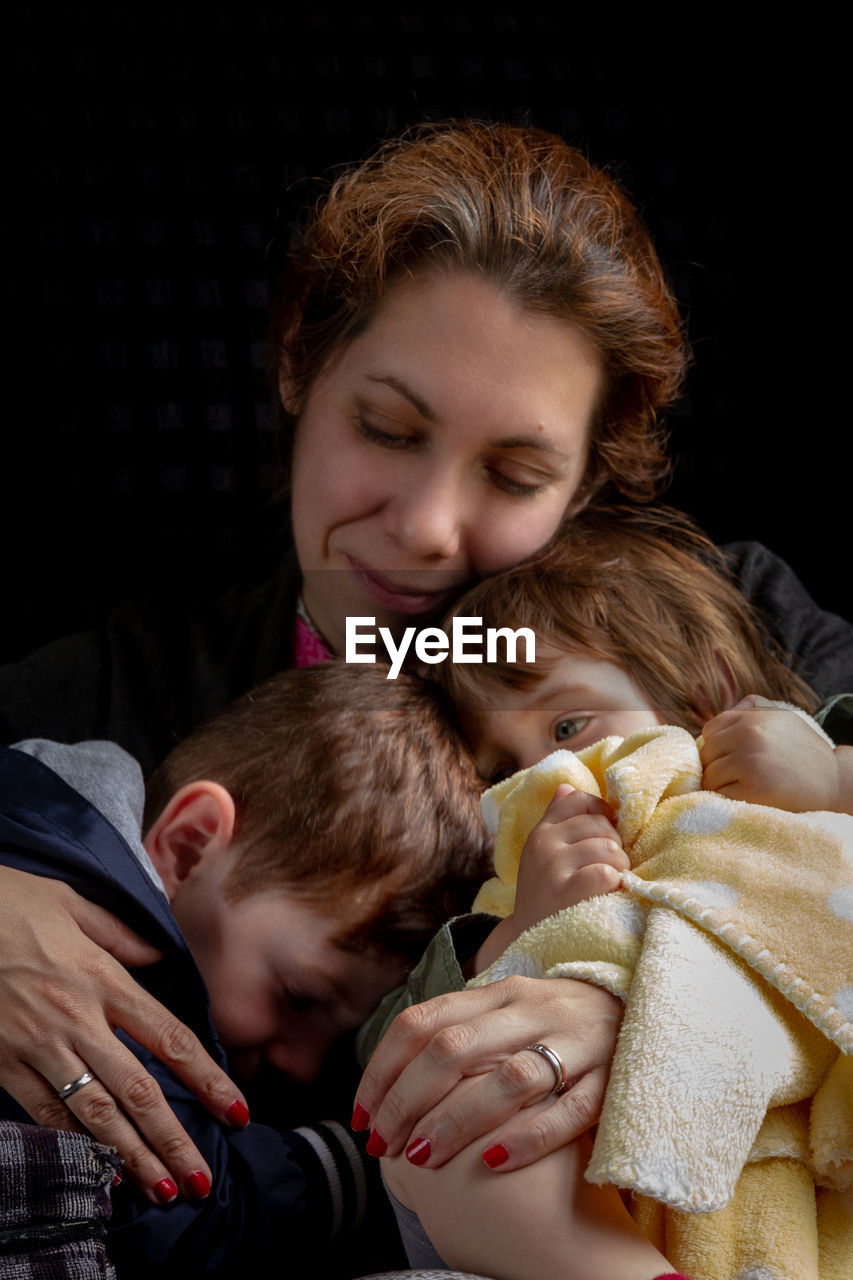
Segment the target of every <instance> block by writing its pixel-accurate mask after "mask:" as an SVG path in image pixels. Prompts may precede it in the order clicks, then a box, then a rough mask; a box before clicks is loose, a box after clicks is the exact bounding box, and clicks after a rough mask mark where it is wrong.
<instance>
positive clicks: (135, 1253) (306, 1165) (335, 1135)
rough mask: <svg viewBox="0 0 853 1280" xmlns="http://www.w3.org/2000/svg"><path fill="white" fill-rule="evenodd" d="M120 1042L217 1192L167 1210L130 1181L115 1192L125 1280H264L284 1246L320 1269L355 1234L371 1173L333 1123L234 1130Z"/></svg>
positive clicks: (113, 1241) (117, 1245) (115, 1236)
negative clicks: (200, 1279) (251, 1279)
mask: <svg viewBox="0 0 853 1280" xmlns="http://www.w3.org/2000/svg"><path fill="white" fill-rule="evenodd" d="M122 1038H123V1039H125V1043H127V1044H128V1045H129V1047H130V1048H131V1049H133V1051H134V1052H135V1053H136V1054H137V1056H138V1057H140V1058H141V1059H142V1061H143V1062H144V1063H145V1066H146V1068H147V1070H148V1071H150V1072H151V1074H152V1075H154V1076H155V1077H156V1079H157V1080H158V1083H159V1084H160V1087H161V1088H162V1090H163V1093H164V1094H165V1096H166V1098H167V1100H168V1102H169V1104H170V1106H171V1107H172V1108H173V1110H174V1111H175V1114H176V1115H177V1117H178V1119H179V1120H180V1122H181V1124H182V1125H183V1126H184V1127H185V1129H186V1130H187V1132H188V1133H189V1135H190V1136H191V1138H192V1139H193V1141H194V1142H195V1143H196V1145H197V1146H198V1148H199V1150H200V1151H201V1153H202V1155H203V1156H204V1158H205V1160H206V1161H207V1162H208V1164H209V1166H210V1169H211V1173H212V1180H211V1181H212V1187H211V1192H210V1195H209V1196H208V1197H207V1199H206V1200H202V1201H193V1200H187V1199H185V1198H184V1197H182V1196H179V1197H178V1199H177V1200H175V1201H174V1202H173V1203H172V1204H170V1205H166V1206H163V1207H160V1206H155V1205H152V1204H150V1203H149V1201H148V1200H147V1199H146V1198H145V1197H144V1196H143V1195H142V1194H141V1192H139V1191H137V1190H136V1188H134V1187H133V1186H132V1185H131V1184H130V1182H129V1180H128V1179H125V1181H124V1182H123V1183H122V1184H121V1185H120V1186H119V1187H118V1188H116V1190H115V1191H114V1193H113V1219H112V1222H111V1224H110V1254H111V1256H112V1258H113V1260H114V1262H115V1263H116V1266H117V1270H118V1274H119V1275H121V1276H122V1277H123V1278H124V1277H128V1276H136V1275H139V1276H140V1277H141V1276H142V1275H145V1276H146V1278H147V1280H150V1277H151V1275H152V1274H156V1275H158V1276H159V1277H161V1278H162V1280H166V1277H169V1278H171V1277H173V1276H174V1277H176V1278H177V1277H182V1280H185V1277H186V1276H189V1275H206V1276H220V1277H230V1276H236V1275H238V1274H240V1275H261V1274H265V1271H266V1267H267V1265H268V1260H269V1258H270V1257H273V1256H276V1254H279V1253H280V1252H281V1251H282V1249H283V1248H284V1247H286V1250H287V1252H288V1254H290V1253H291V1252H292V1253H293V1255H294V1256H301V1255H302V1254H307V1255H308V1256H313V1257H314V1258H316V1259H318V1260H319V1259H320V1258H322V1257H323V1255H324V1254H329V1252H330V1251H331V1250H332V1249H333V1248H334V1246H335V1242H336V1241H337V1240H340V1239H342V1238H345V1237H347V1236H348V1235H350V1234H351V1233H352V1232H354V1231H355V1229H356V1228H357V1227H358V1225H359V1224H360V1221H361V1218H362V1216H363V1214H364V1211H365V1207H366V1204H367V1201H368V1182H369V1176H370V1172H372V1171H369V1170H368V1157H367V1156H366V1155H365V1154H364V1150H363V1143H362V1142H361V1141H360V1139H357V1138H355V1137H354V1136H353V1135H352V1134H350V1133H349V1132H347V1130H346V1129H345V1128H344V1127H343V1126H342V1125H341V1124H340V1123H338V1121H336V1120H332V1119H330V1120H326V1121H322V1122H319V1123H311V1124H305V1125H301V1126H299V1127H298V1128H296V1129H292V1130H286V1131H281V1132H280V1131H278V1130H276V1129H274V1128H271V1127H268V1126H266V1125H261V1124H254V1123H253V1124H250V1125H249V1126H248V1128H246V1129H244V1130H233V1129H228V1128H226V1127H225V1126H224V1125H220V1124H218V1123H217V1122H216V1121H215V1120H214V1119H213V1118H212V1117H211V1116H210V1115H209V1113H208V1112H207V1111H206V1110H205V1109H204V1107H203V1106H202V1105H201V1104H200V1103H199V1102H198V1101H197V1099H196V1098H194V1097H193V1095H192V1094H190V1093H189V1091H188V1090H187V1089H185V1088H184V1086H183V1085H182V1084H181V1083H180V1082H179V1081H177V1080H176V1079H175V1078H174V1077H173V1076H172V1075H171V1074H170V1073H169V1072H168V1071H167V1070H166V1069H165V1068H164V1067H163V1066H162V1064H161V1063H159V1062H157V1060H156V1059H154V1058H152V1057H151V1056H150V1055H149V1054H148V1053H147V1051H145V1050H142V1049H140V1048H139V1046H137V1045H135V1044H133V1042H131V1041H129V1040H127V1039H126V1038H125V1037H123V1036H122ZM285 1242H286V1245H285ZM154 1268H156V1271H154Z"/></svg>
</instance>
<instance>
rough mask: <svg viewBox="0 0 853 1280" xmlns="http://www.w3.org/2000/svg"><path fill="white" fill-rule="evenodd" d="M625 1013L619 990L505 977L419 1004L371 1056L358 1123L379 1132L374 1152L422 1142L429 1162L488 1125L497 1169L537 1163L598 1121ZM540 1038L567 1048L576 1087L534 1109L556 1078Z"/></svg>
mask: <svg viewBox="0 0 853 1280" xmlns="http://www.w3.org/2000/svg"><path fill="white" fill-rule="evenodd" d="M621 1017H622V1005H621V1002H620V1001H619V1000H618V999H617V998H616V997H615V996H612V995H610V993H609V992H607V991H604V990H602V989H601V988H598V987H594V986H591V985H587V984H586V983H583V982H575V981H572V980H570V979H564V978H520V977H512V978H505V979H503V980H502V981H500V982H495V983H492V984H490V985H489V986H486V987H479V988H476V989H470V990H465V991H456V992H451V993H449V994H446V995H440V996H437V997H436V998H435V999H432V1000H428V1001H426V1003H424V1004H416V1005H412V1006H411V1007H410V1008H408V1009H405V1010H404V1011H403V1012H402V1013H400V1014H398V1016H397V1017H396V1018H395V1019H394V1021H393V1022H392V1024H391V1026H390V1027H389V1029H388V1031H387V1033H386V1034H385V1036H384V1037H383V1039H382V1040H381V1042H380V1043H379V1045H378V1047H377V1048H376V1050H375V1052H374V1054H373V1056H372V1058H371V1059H370V1062H369V1063H368V1065H367V1069H366V1070H365V1073H364V1076H363V1078H362V1081H361V1084H360V1085H359V1088H358V1092H357V1095H356V1110H355V1115H354V1117H353V1123H354V1126H355V1127H356V1128H358V1129H364V1128H368V1127H369V1128H370V1129H371V1131H372V1133H371V1141H370V1145H369V1146H368V1151H369V1152H370V1153H371V1154H372V1155H384V1154H386V1153H387V1154H388V1155H390V1156H394V1155H398V1154H399V1153H400V1152H401V1151H404V1150H407V1149H409V1148H412V1147H415V1148H416V1153H417V1155H418V1160H417V1163H418V1164H421V1165H426V1166H427V1167H430V1168H435V1167H437V1166H439V1165H441V1164H444V1163H445V1161H447V1160H448V1159H450V1157H451V1156H454V1155H457V1154H458V1153H459V1152H460V1151H461V1150H462V1149H463V1148H464V1147H466V1146H468V1145H469V1144H470V1143H472V1142H474V1141H475V1140H476V1139H478V1138H481V1137H483V1136H484V1135H486V1134H489V1144H488V1145H489V1151H490V1152H491V1156H490V1161H491V1163H490V1167H492V1168H500V1169H501V1170H503V1171H509V1170H511V1169H518V1168H521V1167H522V1166H524V1165H528V1164H532V1163H533V1162H534V1161H535V1160H538V1159H540V1158H541V1157H542V1156H543V1155H546V1154H547V1153H548V1152H551V1151H555V1150H556V1149H557V1148H558V1147H561V1146H564V1145H565V1144H566V1143H567V1142H570V1141H571V1140H572V1139H574V1138H576V1137H577V1136H578V1135H579V1134H581V1133H583V1132H584V1131H585V1130H586V1129H588V1128H589V1127H590V1126H591V1125H593V1124H594V1123H595V1122H596V1120H597V1119H598V1117H599V1115H600V1113H601V1106H602V1102H603V1100H604V1090H605V1087H606V1084H607V1076H608V1072H609V1069H610V1063H611V1060H612V1058H613V1053H614V1050H615V1047H616V1037H617V1035H618V1032H619V1026H620V1023H621ZM534 1043H544V1044H546V1045H548V1046H549V1047H550V1048H551V1049H553V1050H554V1051H555V1052H556V1053H558V1054H559V1055H560V1057H561V1058H562V1059H563V1062H564V1064H565V1068H566V1074H567V1076H568V1079H569V1081H570V1086H569V1088H568V1089H567V1090H566V1091H565V1092H564V1093H563V1094H561V1095H560V1096H559V1097H555V1098H554V1099H553V1100H552V1102H551V1104H550V1105H549V1106H547V1107H545V1108H541V1109H532V1110H528V1108H530V1107H531V1104H532V1103H535V1102H539V1101H541V1100H542V1099H543V1098H545V1097H547V1095H548V1094H549V1093H550V1092H551V1090H552V1088H553V1085H554V1075H553V1072H552V1069H551V1067H550V1066H549V1065H548V1063H547V1062H546V1061H545V1060H544V1059H543V1058H542V1057H541V1056H540V1055H539V1054H537V1053H533V1052H530V1051H528V1050H526V1046H527V1045H530V1044H534ZM472 1080H473V1083H472ZM492 1130H496V1132H495V1133H494V1134H492V1132H491V1131H492ZM425 1143H426V1144H428V1146H425V1145H424V1144H425Z"/></svg>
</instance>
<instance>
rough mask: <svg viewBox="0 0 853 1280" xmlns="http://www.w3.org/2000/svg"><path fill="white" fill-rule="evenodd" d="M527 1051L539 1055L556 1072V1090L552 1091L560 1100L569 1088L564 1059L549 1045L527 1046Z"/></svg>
mask: <svg viewBox="0 0 853 1280" xmlns="http://www.w3.org/2000/svg"><path fill="white" fill-rule="evenodd" d="M524 1047H525V1049H530V1050H531V1051H532V1052H533V1053H538V1054H539V1056H540V1057H542V1058H544V1059H545V1061H546V1062H547V1063H548V1064H549V1066H550V1067H551V1069H552V1071H553V1072H554V1077H555V1078H554V1088H553V1089H552V1090H551V1092H552V1093H553V1094H556V1096H557V1097H558V1098H559V1096H560V1094H561V1093H564V1092H565V1090H566V1089H567V1088H568V1084H569V1081H568V1077H567V1076H566V1068H565V1066H564V1065H563V1059H562V1058H561V1057H560V1055H559V1054H558V1053H555V1052H554V1050H553V1049H549V1048H548V1046H547V1044H526V1045H525V1046H524Z"/></svg>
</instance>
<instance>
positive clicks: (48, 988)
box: [0, 867, 248, 1203]
mask: <svg viewBox="0 0 853 1280" xmlns="http://www.w3.org/2000/svg"><path fill="white" fill-rule="evenodd" d="M158 957H159V952H157V951H156V950H155V948H153V947H152V946H150V945H149V944H148V943H146V942H143V941H142V939H140V938H139V937H138V936H137V935H136V934H135V933H133V932H132V931H131V930H130V929H128V928H127V927H126V926H125V925H123V924H122V923H121V922H120V921H119V920H117V919H116V918H115V917H114V916H112V915H110V913H109V912H107V911H103V910H102V909H101V908H100V907H97V906H95V905H93V904H92V903H90V902H87V901H86V900H85V899H84V898H81V897H79V896H78V895H77V894H76V893H74V892H73V891H72V890H71V889H70V888H68V886H67V885H64V884H60V883H59V882H58V881H52V880H47V879H45V878H43V877H41V876H33V875H29V874H27V873H26V872H22V871H17V870H14V869H12V868H10V867H0V1007H2V1009H3V1018H2V1019H0V1085H2V1087H3V1088H5V1089H6V1090H7V1091H8V1092H9V1093H10V1094H11V1095H12V1097H13V1098H14V1099H15V1100H16V1101H17V1102H18V1103H19V1104H20V1106H22V1107H23V1108H24V1110H25V1111H26V1112H27V1113H28V1114H29V1115H30V1116H32V1118H33V1119H34V1120H35V1121H37V1122H38V1123H39V1124H47V1125H52V1126H54V1127H56V1128H63V1129H79V1128H80V1127H81V1126H85V1127H86V1128H87V1129H88V1130H89V1131H90V1132H91V1133H92V1134H94V1136H95V1137H96V1138H97V1139H99V1141H101V1142H104V1143H106V1144H108V1145H110V1146H115V1147H117V1148H118V1152H119V1155H120V1156H121V1157H122V1160H123V1161H124V1162H125V1166H126V1168H127V1171H128V1173H129V1174H130V1175H131V1177H132V1179H133V1181H135V1182H136V1183H137V1184H138V1185H139V1186H140V1187H142V1188H143V1189H144V1190H145V1191H146V1192H147V1194H148V1196H149V1198H150V1199H151V1200H152V1201H153V1202H155V1203H161V1202H162V1200H163V1182H164V1179H169V1178H172V1179H174V1181H175V1182H176V1183H177V1185H178V1187H179V1188H180V1189H181V1190H184V1191H186V1192H187V1193H188V1194H193V1183H192V1182H191V1181H189V1180H190V1178H191V1175H192V1174H194V1173H197V1172H201V1173H203V1174H204V1176H205V1177H207V1178H209V1175H210V1170H209V1168H208V1166H207V1164H206V1162H205V1161H204V1160H203V1159H202V1157H201V1155H200V1153H199V1151H198V1148H197V1147H196V1145H195V1144H194V1143H193V1142H192V1141H191V1140H190V1139H189V1137H188V1136H187V1134H186V1133H185V1131H184V1129H183V1128H182V1126H181V1124H180V1123H179V1122H178V1120H177V1119H176V1117H175V1115H174V1113H173V1111H172V1109H171V1108H170V1106H169V1104H168V1103H167V1102H166V1100H165V1099H164V1097H163V1095H162V1092H161V1090H160V1088H159V1086H158V1085H157V1084H156V1082H155V1081H154V1080H153V1079H152V1078H151V1076H150V1075H149V1074H148V1072H147V1071H146V1070H145V1069H144V1068H143V1067H142V1065H141V1064H140V1063H139V1062H138V1060H137V1059H136V1058H135V1057H134V1056H133V1055H132V1054H131V1053H130V1052H129V1051H128V1050H127V1049H126V1048H125V1047H124V1046H123V1045H122V1044H121V1043H120V1041H119V1040H118V1039H117V1038H116V1036H115V1035H114V1030H115V1028H117V1027H119V1028H122V1029H123V1030H125V1031H126V1032H127V1033H128V1034H129V1035H130V1036H132V1037H133V1039H134V1040H136V1041H137V1042H138V1043H139V1044H141V1045H144V1046H145V1047H146V1048H147V1049H149V1050H150V1051H151V1052H152V1053H153V1054H154V1055H155V1056H156V1057H157V1058H159V1059H160V1060H161V1061H162V1062H163V1063H164V1064H165V1065H166V1066H167V1067H168V1068H169V1069H170V1070H171V1071H172V1072H174V1074H175V1075H176V1076H178V1077H179V1078H180V1079H181V1080H182V1081H184V1083H185V1084H186V1085H187V1086H188V1088H189V1089H190V1090H191V1091H192V1092H193V1093H194V1094H195V1095H196V1097H198V1098H199V1100H200V1101H201V1102H202V1103H203V1104H204V1106H205V1107H207V1109H208V1110H209V1111H210V1112H211V1113H212V1114H213V1115H214V1116H215V1117H217V1118H218V1119H220V1120H224V1121H226V1122H227V1123H231V1124H235V1125H237V1127H242V1126H243V1125H245V1123H246V1122H247V1121H248V1111H247V1110H246V1105H245V1099H244V1098H243V1095H242V1094H241V1093H240V1091H239V1090H238V1089H237V1088H236V1087H235V1086H234V1084H232V1082H231V1081H230V1080H229V1079H228V1077H227V1076H226V1074H225V1072H224V1071H222V1069H221V1068H220V1067H218V1066H217V1065H216V1064H215V1063H214V1062H213V1061H212V1059H211V1058H210V1057H209V1056H208V1055H207V1053H206V1052H205V1050H204V1049H203V1048H202V1046H201V1044H200V1042H199V1041H198V1040H197V1038H196V1037H195V1035H193V1033H192V1032H191V1031H189V1030H188V1029H187V1028H186V1027H185V1026H184V1025H183V1024H182V1023H181V1022H179V1021H178V1019H177V1018H175V1017H174V1016H173V1015H172V1014H171V1013H169V1011H168V1010H167V1009H165V1008H164V1007H163V1006H162V1005H161V1004H160V1003H159V1002H158V1001H157V1000H155V999H154V998H153V997H152V996H150V995H149V994H148V993H147V992H145V991H143V990H142V988H141V987H140V986H138V985H137V984H136V983H135V982H134V981H133V979H132V978H131V977H130V976H129V975H128V973H127V972H126V970H125V969H124V968H123V967H122V966H123V965H124V964H129V965H134V966H141V965H147V964H151V963H152V962H154V961H155V960H157V959H158ZM81 1064H82V1066H83V1068H84V1069H88V1070H89V1071H91V1072H92V1074H93V1075H95V1076H96V1080H95V1081H94V1082H93V1083H92V1084H88V1085H87V1086H86V1087H85V1088H83V1089H80V1090H79V1091H78V1092H77V1093H75V1094H74V1095H73V1097H71V1098H69V1099H68V1100H67V1102H63V1101H61V1100H60V1099H59V1098H58V1097H57V1096H56V1090H57V1089H60V1088H62V1086H63V1085H65V1084H67V1083H69V1082H70V1081H72V1080H74V1079H76V1078H77V1077H78V1076H79V1075H80V1074H81ZM158 1184H159V1187H160V1193H159V1194H158V1191H157V1190H156V1188H158Z"/></svg>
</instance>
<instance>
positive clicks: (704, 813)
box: [672, 796, 734, 836]
mask: <svg viewBox="0 0 853 1280" xmlns="http://www.w3.org/2000/svg"><path fill="white" fill-rule="evenodd" d="M733 817H734V810H733V808H732V806H731V804H730V803H729V801H727V800H726V799H724V797H722V796H709V797H708V799H707V800H706V801H705V802H704V803H703V804H695V803H694V804H692V805H690V806H689V807H687V808H685V809H683V810H682V811H681V813H679V814H678V816H677V817H676V818H674V820H673V824H672V826H673V830H674V831H679V832H682V833H683V834H684V835H690V836H713V835H717V834H718V833H719V832H720V831H725V830H726V828H727V827H728V826H730V825H731V822H732V819H733Z"/></svg>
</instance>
